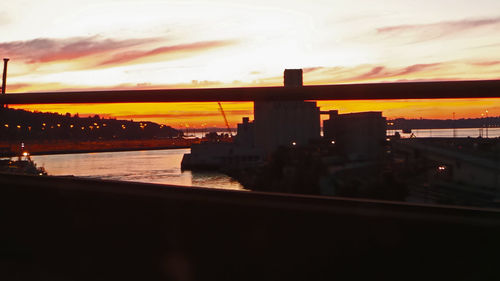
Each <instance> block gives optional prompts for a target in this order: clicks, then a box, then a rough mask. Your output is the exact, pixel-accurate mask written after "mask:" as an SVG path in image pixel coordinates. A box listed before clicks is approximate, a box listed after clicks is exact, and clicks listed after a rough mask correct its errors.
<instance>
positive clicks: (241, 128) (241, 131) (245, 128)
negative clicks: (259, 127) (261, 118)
mask: <svg viewBox="0 0 500 281" xmlns="http://www.w3.org/2000/svg"><path fill="white" fill-rule="evenodd" d="M234 142H235V143H236V144H237V145H240V146H246V147H255V126H254V122H253V121H252V122H250V120H249V118H248V117H243V123H239V124H238V129H237V134H236V137H235V141H234Z"/></svg>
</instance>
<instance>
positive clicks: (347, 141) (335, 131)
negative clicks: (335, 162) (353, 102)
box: [323, 110, 386, 160]
mask: <svg viewBox="0 0 500 281" xmlns="http://www.w3.org/2000/svg"><path fill="white" fill-rule="evenodd" d="M328 114H329V115H330V119H328V120H324V121H323V133H324V137H325V139H328V140H331V141H334V142H335V144H336V145H337V146H338V147H339V149H340V151H342V152H343V153H345V154H346V155H347V156H348V157H349V158H350V159H352V160H375V159H377V158H379V157H380V156H381V153H383V151H382V147H383V144H384V142H385V139H386V118H385V117H383V116H382V112H374V111H370V112H358V113H348V114H339V113H338V111H337V110H331V111H329V112H328Z"/></svg>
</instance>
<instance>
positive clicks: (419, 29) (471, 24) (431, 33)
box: [376, 17, 500, 42]
mask: <svg viewBox="0 0 500 281" xmlns="http://www.w3.org/2000/svg"><path fill="white" fill-rule="evenodd" d="M494 25H500V17H497V18H487V19H466V20H459V21H444V22H437V23H430V24H408V25H395V26H387V27H381V28H377V30H376V31H377V34H379V35H387V36H408V35H411V38H415V41H417V42H418V41H427V40H432V39H436V38H440V37H443V36H447V35H450V34H455V33H460V32H464V31H466V30H471V29H476V28H480V27H486V26H494Z"/></svg>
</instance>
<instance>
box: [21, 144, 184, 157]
mask: <svg viewBox="0 0 500 281" xmlns="http://www.w3.org/2000/svg"><path fill="white" fill-rule="evenodd" d="M185 148H191V147H190V146H164V147H161V146H160V147H131V148H115V149H105V150H96V149H94V150H67V151H61V150H55V151H43V152H34V153H30V156H41V155H57V154H82V153H101V152H126V151H141V150H167V149H185Z"/></svg>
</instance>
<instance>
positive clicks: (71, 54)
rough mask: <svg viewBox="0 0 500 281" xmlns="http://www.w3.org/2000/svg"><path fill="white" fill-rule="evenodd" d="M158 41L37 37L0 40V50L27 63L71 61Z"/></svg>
mask: <svg viewBox="0 0 500 281" xmlns="http://www.w3.org/2000/svg"><path fill="white" fill-rule="evenodd" d="M158 40H159V39H158V38H146V39H124V40H113V39H101V38H99V37H98V36H92V37H78V38H66V39H49V38H37V39H33V40H28V41H13V42H6V43H0V53H2V54H3V55H4V56H5V57H10V58H13V59H19V60H24V61H26V62H28V63H40V62H52V61H64V60H71V59H76V58H80V57H85V56H89V55H96V54H101V53H104V52H108V51H117V50H122V49H124V48H129V47H134V46H138V45H144V44H148V43H152V42H157V41H158Z"/></svg>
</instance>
